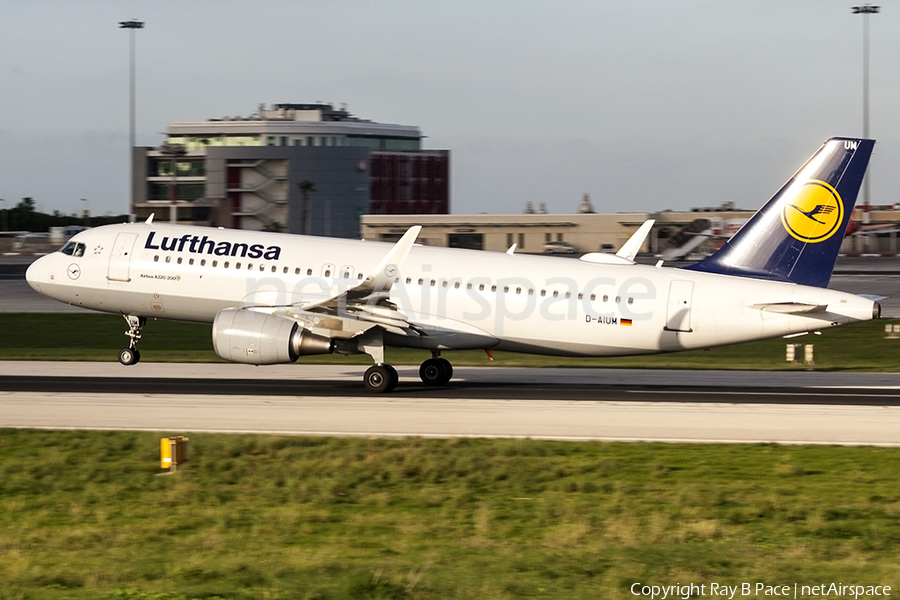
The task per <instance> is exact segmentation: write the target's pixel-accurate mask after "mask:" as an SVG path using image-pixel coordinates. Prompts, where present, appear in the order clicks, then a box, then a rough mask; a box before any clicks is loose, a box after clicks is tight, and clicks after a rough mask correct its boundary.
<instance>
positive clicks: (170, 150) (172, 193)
mask: <svg viewBox="0 0 900 600" xmlns="http://www.w3.org/2000/svg"><path fill="white" fill-rule="evenodd" d="M159 152H160V154H163V155H164V156H168V157H169V160H170V164H171V166H170V168H171V170H172V183H171V184H169V198H171V203H170V204H169V222H170V223H172V224H173V225H175V224H177V223H178V194H177V193H176V187H175V186H176V185H178V181H177V178H178V171H177V170H176V168H175V167H176V163H177V161H178V159H179V158H181V157H182V156H184V155H185V154H187V148H185V147H184V145H183V144H172V143H170V142H166V143H165V144H163V145H162V146H160V147H159Z"/></svg>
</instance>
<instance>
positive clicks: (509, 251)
mask: <svg viewBox="0 0 900 600" xmlns="http://www.w3.org/2000/svg"><path fill="white" fill-rule="evenodd" d="M517 247H518V244H513V245H512V246H510V247H509V250H507V251H506V253H507V254H510V255H512V254H515V253H516V248H517Z"/></svg>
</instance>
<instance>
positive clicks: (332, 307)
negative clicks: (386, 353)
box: [299, 225, 422, 335]
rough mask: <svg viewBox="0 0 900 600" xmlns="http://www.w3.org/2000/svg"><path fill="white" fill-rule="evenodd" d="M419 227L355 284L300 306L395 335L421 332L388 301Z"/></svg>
mask: <svg viewBox="0 0 900 600" xmlns="http://www.w3.org/2000/svg"><path fill="white" fill-rule="evenodd" d="M421 230H422V227H421V226H420V225H415V226H413V227H410V228H409V229H408V230H407V231H406V233H404V234H403V237H401V238H400V239H399V240H398V241H397V243H396V244H394V247H393V248H391V250H390V251H389V252H388V253H387V254H385V256H384V258H382V259H381V262H379V263H378V266H377V267H375V268H374V269H373V270H372V272H371V273H369V275H368V276H367V277H366V278H365V279H364V280H363V281H362V282H360V283H359V284H358V285H355V286H353V287H351V288H349V289H347V290H344V291H342V292H341V293H339V294H335V295H334V296H331V297H330V298H327V299H325V300H321V301H318V302H311V303H306V304H301V305H300V306H299V308H300V309H301V310H303V311H305V312H311V313H319V314H327V315H329V316H332V317H337V318H340V319H353V320H356V321H365V322H368V323H371V324H372V325H373V326H375V325H379V326H381V327H383V328H384V329H385V330H387V331H390V332H391V333H395V334H397V335H422V331H421V330H420V329H419V328H417V327H416V326H415V325H414V324H412V323H410V322H409V319H408V318H407V317H406V316H405V315H404V314H403V313H402V312H400V310H399V309H398V308H397V305H396V304H394V303H393V302H391V300H390V292H391V287H392V286H393V284H394V279H395V277H396V276H397V273H399V271H400V265H401V264H403V261H405V260H406V257H407V256H408V255H409V251H410V249H411V248H412V247H413V244H414V243H415V241H416V238H417V237H418V235H419V232H420V231H421Z"/></svg>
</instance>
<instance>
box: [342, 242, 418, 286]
mask: <svg viewBox="0 0 900 600" xmlns="http://www.w3.org/2000/svg"><path fill="white" fill-rule="evenodd" d="M421 231H422V226H421V225H413V226H412V227H410V228H409V229H407V230H406V233H404V234H403V237H401V238H400V239H399V240H397V243H396V244H394V247H393V248H391V251H390V252H388V253H387V254H385V255H384V258H383V259H381V262H380V263H378V266H377V267H375V268H374V269H373V270H372V272H371V273H369V276H368V277H366V279H365V281H363V282H362V283H361V284H359V285H358V286H356V287H355V288H353V290H354V292H356V293H359V292H362V293H372V292H376V291H381V290H389V289H391V286H392V285H393V283H394V277H396V276H397V273H398V272H399V270H400V265H401V264H403V261H405V260H406V257H407V256H408V255H409V251H410V249H412V247H413V244H415V243H416V238H417V237H419V232H421Z"/></svg>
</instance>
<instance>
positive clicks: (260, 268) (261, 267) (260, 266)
mask: <svg viewBox="0 0 900 600" xmlns="http://www.w3.org/2000/svg"><path fill="white" fill-rule="evenodd" d="M274 268H275V267H272V269H274ZM259 270H260V271H265V270H266V265H259Z"/></svg>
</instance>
